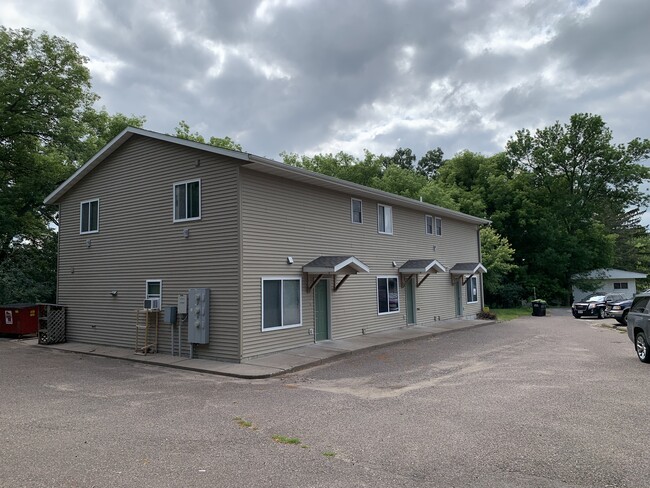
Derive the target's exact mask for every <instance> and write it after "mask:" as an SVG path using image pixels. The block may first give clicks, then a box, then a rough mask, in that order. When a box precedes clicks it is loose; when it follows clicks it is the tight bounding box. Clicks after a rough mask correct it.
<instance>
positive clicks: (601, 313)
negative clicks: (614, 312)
mask: <svg viewBox="0 0 650 488" xmlns="http://www.w3.org/2000/svg"><path fill="white" fill-rule="evenodd" d="M604 318H605V312H604V311H603V309H602V308H599V309H598V319H599V320H603V319H604Z"/></svg>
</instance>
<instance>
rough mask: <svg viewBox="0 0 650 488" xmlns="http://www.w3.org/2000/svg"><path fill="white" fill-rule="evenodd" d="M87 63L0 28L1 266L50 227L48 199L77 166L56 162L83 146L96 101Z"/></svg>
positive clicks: (55, 42) (55, 44) (58, 44)
mask: <svg viewBox="0 0 650 488" xmlns="http://www.w3.org/2000/svg"><path fill="white" fill-rule="evenodd" d="M86 61H87V60H86V58H84V57H83V56H81V55H80V54H79V52H78V51H77V48H76V46H75V45H74V44H71V43H69V42H68V41H66V40H65V39H62V38H60V37H55V36H49V35H47V34H41V35H38V36H37V35H35V34H34V31H32V30H30V29H19V30H11V29H6V28H4V27H0V179H1V181H0V214H1V215H2V216H3V218H2V219H1V220H0V263H2V262H4V261H5V259H6V258H7V256H8V253H9V251H10V248H11V245H12V243H14V242H16V241H18V242H20V241H21V240H23V239H36V238H39V237H41V236H43V235H44V234H45V233H46V232H47V224H48V222H51V221H52V220H53V212H52V211H51V210H48V209H45V208H44V207H43V205H42V201H43V198H44V197H45V196H46V195H47V194H48V193H49V191H51V190H52V189H53V187H54V186H53V185H55V184H56V182H58V181H61V180H63V179H65V178H66V177H67V175H68V174H70V171H71V170H74V166H73V165H72V162H71V161H61V162H59V163H58V164H57V163H56V162H54V161H53V158H52V157H51V156H52V154H53V152H57V151H62V150H63V148H65V147H66V146H67V145H68V144H71V143H73V142H74V141H76V140H79V139H80V138H81V136H82V135H83V134H82V131H81V130H80V129H79V127H80V125H81V119H82V117H83V114H84V112H86V111H87V110H89V109H90V108H91V105H92V103H93V102H94V101H95V100H96V96H95V95H94V94H93V93H92V92H91V91H90V73H89V72H88V69H87V68H86V67H85V65H84V63H85V62H86Z"/></svg>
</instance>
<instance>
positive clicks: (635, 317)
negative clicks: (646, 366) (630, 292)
mask: <svg viewBox="0 0 650 488" xmlns="http://www.w3.org/2000/svg"><path fill="white" fill-rule="evenodd" d="M627 336H628V337H629V338H630V340H631V341H632V342H633V343H634V347H635V349H636V355H637V356H638V358H639V360H641V361H642V362H644V363H650V346H649V345H648V337H650V290H647V291H644V292H643V293H639V294H638V295H637V296H636V297H634V301H633V302H632V306H631V307H630V311H629V313H628V314H627Z"/></svg>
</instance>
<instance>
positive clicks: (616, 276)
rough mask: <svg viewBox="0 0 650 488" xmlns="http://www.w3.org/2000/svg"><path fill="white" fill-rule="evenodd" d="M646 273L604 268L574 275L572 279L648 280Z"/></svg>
mask: <svg viewBox="0 0 650 488" xmlns="http://www.w3.org/2000/svg"><path fill="white" fill-rule="evenodd" d="M647 277H648V275H647V274H645V273H635V272H633V271H625V270H623V269H615V268H603V269H594V270H592V271H589V272H587V273H578V274H574V275H573V276H572V277H571V278H572V279H574V280H631V279H637V280H642V279H645V278H647Z"/></svg>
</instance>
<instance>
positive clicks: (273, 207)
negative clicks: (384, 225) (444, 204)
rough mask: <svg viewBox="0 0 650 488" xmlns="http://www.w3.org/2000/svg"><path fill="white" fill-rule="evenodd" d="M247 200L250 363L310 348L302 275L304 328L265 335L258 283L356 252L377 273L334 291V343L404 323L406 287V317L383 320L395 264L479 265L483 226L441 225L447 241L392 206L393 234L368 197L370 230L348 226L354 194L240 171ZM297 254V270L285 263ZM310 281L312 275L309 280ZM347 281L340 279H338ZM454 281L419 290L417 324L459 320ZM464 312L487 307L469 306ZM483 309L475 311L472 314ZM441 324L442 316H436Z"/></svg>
mask: <svg viewBox="0 0 650 488" xmlns="http://www.w3.org/2000/svg"><path fill="white" fill-rule="evenodd" d="M240 178H241V202H242V214H241V218H242V239H243V243H242V246H243V248H242V259H243V267H242V280H243V281H242V286H243V296H242V301H243V315H242V323H243V325H242V327H243V329H242V334H243V340H242V342H243V354H242V355H243V357H252V356H257V355H261V354H266V353H269V352H273V351H279V350H283V349H287V348H290V347H296V346H300V345H304V344H309V343H311V342H313V340H314V337H313V336H312V335H310V334H309V329H313V327H314V315H313V292H307V291H306V289H307V283H306V280H305V278H304V277H303V302H302V312H303V314H302V324H303V325H302V327H298V328H294V329H286V330H276V331H265V332H262V331H261V278H262V277H267V276H283V277H284V276H296V277H301V276H302V271H301V268H302V266H303V265H305V264H306V263H308V262H310V261H311V260H313V259H315V258H317V257H319V256H326V255H336V256H342V255H354V256H356V257H357V258H358V259H360V260H361V261H363V262H364V263H365V264H366V265H368V266H369V268H370V273H369V274H358V275H354V276H351V277H350V278H349V279H348V280H347V281H346V282H345V283H344V284H343V286H342V287H341V288H340V289H339V290H338V291H336V292H332V293H331V300H332V302H331V309H332V314H331V323H332V339H341V338H345V337H350V336H354V335H359V334H361V329H362V328H364V329H366V331H367V332H377V331H381V330H385V329H390V328H395V327H400V326H405V325H406V296H405V289H404V288H400V290H399V293H400V311H399V312H398V313H392V314H385V315H378V313H377V276H398V274H397V268H396V267H393V266H392V262H393V261H395V262H396V263H397V266H399V265H401V264H402V263H404V262H405V261H406V260H408V259H424V258H431V259H437V260H438V261H440V262H441V263H442V264H444V265H445V266H447V267H451V266H453V265H454V264H456V263H457V262H468V261H478V247H477V246H478V244H477V238H476V232H477V226H476V225H474V224H467V223H463V222H460V221H455V220H451V219H447V218H443V235H442V236H441V237H438V236H432V235H426V233H425V228H424V215H425V213H424V212H419V211H415V210H411V209H406V208H402V207H399V206H396V205H391V206H392V209H393V235H385V234H379V233H378V232H377V204H378V203H384V202H381V201H373V200H368V199H363V198H362V200H363V224H353V223H352V222H351V219H350V198H351V197H352V198H359V197H358V196H357V195H353V194H352V195H351V194H344V193H337V192H334V191H330V190H325V189H322V188H318V187H314V186H310V185H304V184H296V183H293V182H291V181H288V180H284V179H280V178H277V177H273V176H269V175H266V174H260V173H256V172H254V171H250V170H248V169H245V168H243V169H242V170H241V171H240ZM434 245H435V246H436V250H435V251H434V250H433V246H434ZM288 256H291V257H292V258H293V260H294V264H292V265H289V264H287V257H288ZM310 278H311V277H310ZM340 279H341V277H337V281H338V280H340ZM453 293H454V291H453V287H452V285H451V280H450V277H449V274H447V273H445V274H441V275H439V276H436V275H433V276H431V277H429V278H428V279H427V280H426V281H425V282H424V283H423V285H422V286H421V287H419V288H418V289H417V307H418V308H420V310H419V311H417V321H418V324H424V323H429V322H433V321H434V320H437V317H438V316H439V317H440V319H446V318H451V317H454V316H455V305H454V295H453ZM462 300H463V306H464V314H465V315H471V314H473V313H476V312H478V310H479V309H480V304H470V305H468V304H467V303H466V298H465V296H464V295H463V298H462ZM474 309H476V310H474ZM434 317H435V319H434Z"/></svg>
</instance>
